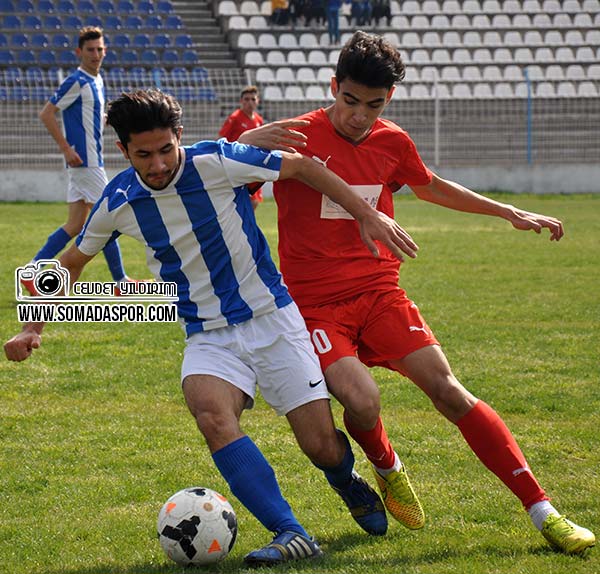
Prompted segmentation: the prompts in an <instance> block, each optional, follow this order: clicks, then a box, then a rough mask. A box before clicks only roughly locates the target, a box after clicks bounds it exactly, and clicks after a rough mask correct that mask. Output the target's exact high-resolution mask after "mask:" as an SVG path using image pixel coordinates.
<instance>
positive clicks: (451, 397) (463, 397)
mask: <svg viewBox="0 0 600 574" xmlns="http://www.w3.org/2000/svg"><path fill="white" fill-rule="evenodd" d="M433 389H434V390H433V392H432V393H431V394H430V398H431V401H432V402H433V404H434V406H435V408H436V409H437V410H438V411H440V412H441V413H442V414H443V415H444V416H445V417H446V418H447V419H449V420H450V421H452V422H456V421H457V420H458V419H459V418H460V417H462V416H463V415H465V414H466V413H467V412H468V411H469V410H470V409H471V408H472V407H473V406H474V405H475V402H476V401H477V399H476V398H475V397H474V396H473V395H472V394H471V393H470V392H469V391H467V389H465V387H463V386H462V385H461V383H460V382H459V381H458V380H457V379H456V377H454V376H453V375H452V374H445V375H440V376H439V378H438V379H437V380H436V381H435V384H434V385H433Z"/></svg>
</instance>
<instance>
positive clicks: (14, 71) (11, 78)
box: [4, 66, 23, 84]
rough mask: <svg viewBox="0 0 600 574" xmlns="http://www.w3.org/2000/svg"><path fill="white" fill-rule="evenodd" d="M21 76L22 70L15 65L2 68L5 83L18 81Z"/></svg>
mask: <svg viewBox="0 0 600 574" xmlns="http://www.w3.org/2000/svg"><path fill="white" fill-rule="evenodd" d="M22 78H23V70H21V68H19V67H17V66H9V67H8V68H6V69H5V70H4V81H5V82H6V83H9V84H10V83H14V82H20V81H21V79H22Z"/></svg>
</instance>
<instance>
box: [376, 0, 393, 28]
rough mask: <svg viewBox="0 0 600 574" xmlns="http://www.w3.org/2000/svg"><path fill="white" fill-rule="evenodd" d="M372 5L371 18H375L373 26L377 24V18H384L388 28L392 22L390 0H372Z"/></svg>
mask: <svg viewBox="0 0 600 574" xmlns="http://www.w3.org/2000/svg"><path fill="white" fill-rule="evenodd" d="M372 6H373V12H372V18H373V20H375V26H379V20H381V18H385V19H386V20H387V26H388V28H389V27H390V25H391V23H392V7H391V4H390V0H372Z"/></svg>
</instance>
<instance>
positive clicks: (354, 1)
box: [350, 0, 372, 27]
mask: <svg viewBox="0 0 600 574" xmlns="http://www.w3.org/2000/svg"><path fill="white" fill-rule="evenodd" d="M371 12H372V8H371V0H351V8H350V25H352V20H354V24H355V26H358V27H361V26H365V25H367V24H370V23H371Z"/></svg>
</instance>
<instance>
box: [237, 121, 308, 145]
mask: <svg viewBox="0 0 600 574" xmlns="http://www.w3.org/2000/svg"><path fill="white" fill-rule="evenodd" d="M309 124H310V122H308V121H305V120H279V121H276V122H271V123H270V124H264V125H262V126H260V127H258V128H254V129H252V130H248V131H247V132H244V133H243V134H242V135H241V136H240V137H239V138H238V141H239V142H240V143H243V144H250V145H253V146H256V147H261V148H263V149H271V150H272V149H276V150H281V151H287V152H291V153H293V152H295V151H296V150H297V149H298V148H303V147H306V140H307V139H308V138H307V137H306V136H305V135H304V134H303V133H301V132H299V131H296V130H294V128H300V127H304V126H307V125H309Z"/></svg>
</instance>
